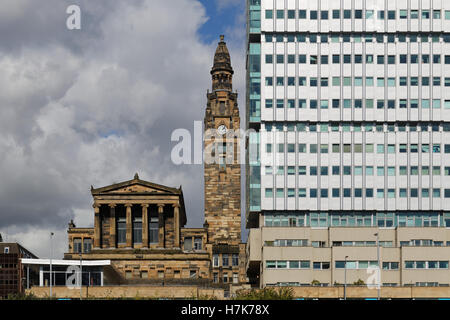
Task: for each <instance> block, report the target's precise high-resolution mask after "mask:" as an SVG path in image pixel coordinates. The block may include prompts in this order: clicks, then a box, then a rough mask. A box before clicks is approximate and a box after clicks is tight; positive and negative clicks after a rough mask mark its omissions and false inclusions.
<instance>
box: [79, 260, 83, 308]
mask: <svg viewBox="0 0 450 320" xmlns="http://www.w3.org/2000/svg"><path fill="white" fill-rule="evenodd" d="M82 262H83V260H82V256H81V252H80V277H79V279H80V300H83V296H82V295H83V264H82Z"/></svg>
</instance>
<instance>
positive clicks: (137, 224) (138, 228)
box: [133, 215, 142, 243]
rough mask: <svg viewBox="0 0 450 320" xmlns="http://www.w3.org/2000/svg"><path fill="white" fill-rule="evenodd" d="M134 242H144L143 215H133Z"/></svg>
mask: <svg viewBox="0 0 450 320" xmlns="http://www.w3.org/2000/svg"><path fill="white" fill-rule="evenodd" d="M133 243H142V215H141V216H140V217H133Z"/></svg>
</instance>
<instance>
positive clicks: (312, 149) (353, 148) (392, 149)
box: [266, 143, 450, 154]
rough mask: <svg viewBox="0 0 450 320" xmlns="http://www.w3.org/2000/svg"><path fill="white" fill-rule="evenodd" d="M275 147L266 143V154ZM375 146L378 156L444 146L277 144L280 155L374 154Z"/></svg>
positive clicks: (435, 150) (434, 150)
mask: <svg viewBox="0 0 450 320" xmlns="http://www.w3.org/2000/svg"><path fill="white" fill-rule="evenodd" d="M296 145H297V149H296ZM308 145H309V150H308V148H307V146H308ZM273 146H274V144H272V143H266V153H272V151H273ZM363 146H365V148H364V151H363ZM375 146H376V153H378V154H384V153H388V154H396V153H397V152H399V153H407V152H408V151H409V152H411V153H418V152H422V153H430V152H432V153H441V150H442V148H441V146H442V145H441V144H440V143H433V144H428V143H422V144H417V143H411V144H406V143H400V144H398V145H396V144H376V145H375V144H373V143H367V144H364V145H363V144H362V143H354V144H350V143H348V144H346V143H344V144H340V143H333V144H331V148H330V146H329V144H328V143H326V144H317V143H310V144H306V143H299V144H295V143H286V144H285V143H277V144H276V151H277V152H278V153H284V152H288V153H294V152H299V153H308V152H309V153H340V152H344V153H351V152H354V153H362V152H365V153H374V152H375ZM443 147H444V149H443V151H444V153H450V144H444V145H443Z"/></svg>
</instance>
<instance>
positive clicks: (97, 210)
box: [65, 174, 210, 284]
mask: <svg viewBox="0 0 450 320" xmlns="http://www.w3.org/2000/svg"><path fill="white" fill-rule="evenodd" d="M91 193H92V196H93V199H94V205H93V208H94V228H76V226H75V225H74V224H73V222H72V223H71V224H70V225H69V230H68V234H69V253H67V254H65V259H79V255H80V254H81V255H82V259H85V260H111V264H112V267H113V269H114V271H116V272H115V274H111V275H109V278H108V275H105V276H106V277H107V279H105V281H106V283H108V282H109V283H112V284H114V283H124V282H126V283H133V282H143V283H145V282H152V280H155V281H161V280H166V281H167V282H170V281H175V280H176V279H178V280H179V281H182V279H185V280H189V282H192V281H193V280H194V279H195V280H196V281H197V280H199V281H201V280H202V279H203V280H205V281H207V280H209V278H210V256H209V254H208V253H207V252H206V250H205V248H204V244H205V243H206V232H205V231H204V230H203V229H193V230H190V229H184V228H183V226H184V225H185V224H186V211H185V207H184V198H183V192H182V190H181V187H180V188H179V189H177V188H170V187H166V186H162V185H158V184H155V183H151V182H148V181H144V180H141V179H140V178H139V176H138V175H137V174H136V175H135V177H134V179H132V180H129V181H125V182H122V183H117V184H113V185H110V186H106V187H103V188H98V189H94V188H92V190H91ZM184 237H186V238H189V237H191V238H192V237H193V238H194V239H195V240H194V242H195V243H196V246H195V247H192V249H191V250H184ZM197 239H200V241H199V240H197ZM178 280H177V281H176V282H179V281H178Z"/></svg>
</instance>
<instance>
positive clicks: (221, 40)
mask: <svg viewBox="0 0 450 320" xmlns="http://www.w3.org/2000/svg"><path fill="white" fill-rule="evenodd" d="M224 39H225V36H224V35H223V34H221V35H220V42H223V40H224Z"/></svg>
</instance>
